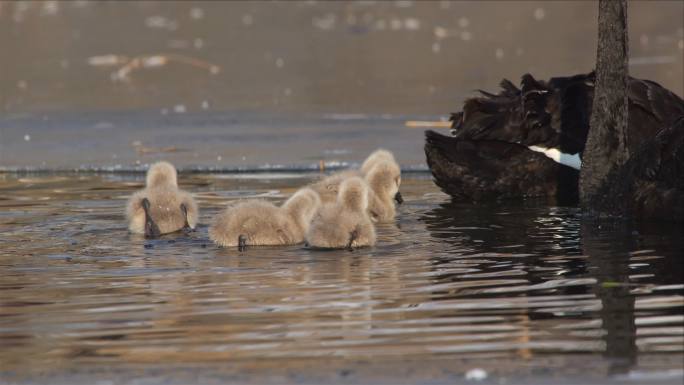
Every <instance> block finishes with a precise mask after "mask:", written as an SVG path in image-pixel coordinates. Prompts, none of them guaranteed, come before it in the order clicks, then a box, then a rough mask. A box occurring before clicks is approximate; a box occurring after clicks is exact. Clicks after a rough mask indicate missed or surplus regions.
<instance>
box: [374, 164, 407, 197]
mask: <svg viewBox="0 0 684 385" xmlns="http://www.w3.org/2000/svg"><path fill="white" fill-rule="evenodd" d="M366 180H367V181H368V184H369V185H370V188H371V189H373V192H375V194H376V195H377V196H378V197H380V199H382V200H383V201H384V202H391V201H392V199H394V200H396V201H397V203H402V202H403V198H402V197H401V194H400V193H399V186H400V185H401V169H400V168H399V165H397V164H396V163H392V162H386V161H382V162H379V163H378V164H376V165H375V166H373V168H372V169H371V170H370V171H369V172H368V174H367V175H366Z"/></svg>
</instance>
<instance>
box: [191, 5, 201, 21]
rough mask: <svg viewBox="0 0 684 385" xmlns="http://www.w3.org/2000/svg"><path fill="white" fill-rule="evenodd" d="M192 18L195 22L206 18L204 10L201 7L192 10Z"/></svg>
mask: <svg viewBox="0 0 684 385" xmlns="http://www.w3.org/2000/svg"><path fill="white" fill-rule="evenodd" d="M190 18H191V19H193V20H200V19H203V18H204V10H203V9H202V8H199V7H193V8H190Z"/></svg>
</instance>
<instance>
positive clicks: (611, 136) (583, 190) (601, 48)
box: [580, 0, 629, 215]
mask: <svg viewBox="0 0 684 385" xmlns="http://www.w3.org/2000/svg"><path fill="white" fill-rule="evenodd" d="M627 43H628V42H627V0H600V1H599V16H598V49H597V52H596V88H595V91H594V102H593V106H592V111H593V113H592V115H591V121H590V123H589V125H590V129H589V135H588V137H587V144H586V147H585V149H584V155H583V157H582V170H581V172H580V200H581V203H582V206H584V208H585V209H587V210H589V211H594V212H596V213H597V214H601V212H600V211H601V207H595V206H596V205H594V204H593V202H596V201H602V200H603V199H596V198H598V197H597V194H599V190H600V188H601V186H602V185H604V184H605V183H614V182H615V181H611V180H609V176H610V175H611V171H614V170H616V169H617V168H618V167H620V166H621V165H622V164H624V163H625V161H626V160H627V158H629V152H628V149H627V103H628V102H627V86H628V83H627V82H628V72H629V71H628V68H627V59H628V53H627V50H628V45H627ZM614 174H615V173H614ZM614 174H613V175H614ZM620 206H622V207H620ZM613 209H614V212H611V213H609V214H612V215H616V214H617V215H621V214H624V212H625V210H626V209H627V202H626V201H625V202H622V203H621V204H619V205H617V207H613Z"/></svg>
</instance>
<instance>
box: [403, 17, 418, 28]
mask: <svg viewBox="0 0 684 385" xmlns="http://www.w3.org/2000/svg"><path fill="white" fill-rule="evenodd" d="M404 28H405V29H407V30H409V31H417V30H419V29H420V20H418V19H416V18H413V17H409V18H407V19H404Z"/></svg>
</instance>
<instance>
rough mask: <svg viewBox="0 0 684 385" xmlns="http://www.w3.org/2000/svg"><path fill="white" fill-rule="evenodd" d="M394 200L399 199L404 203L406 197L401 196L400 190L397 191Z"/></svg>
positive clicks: (400, 202)
mask: <svg viewBox="0 0 684 385" xmlns="http://www.w3.org/2000/svg"><path fill="white" fill-rule="evenodd" d="M394 200H395V201H397V203H398V204H402V203H404V198H403V197H402V196H401V193H400V192H399V191H397V193H396V194H395V195H394Z"/></svg>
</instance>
